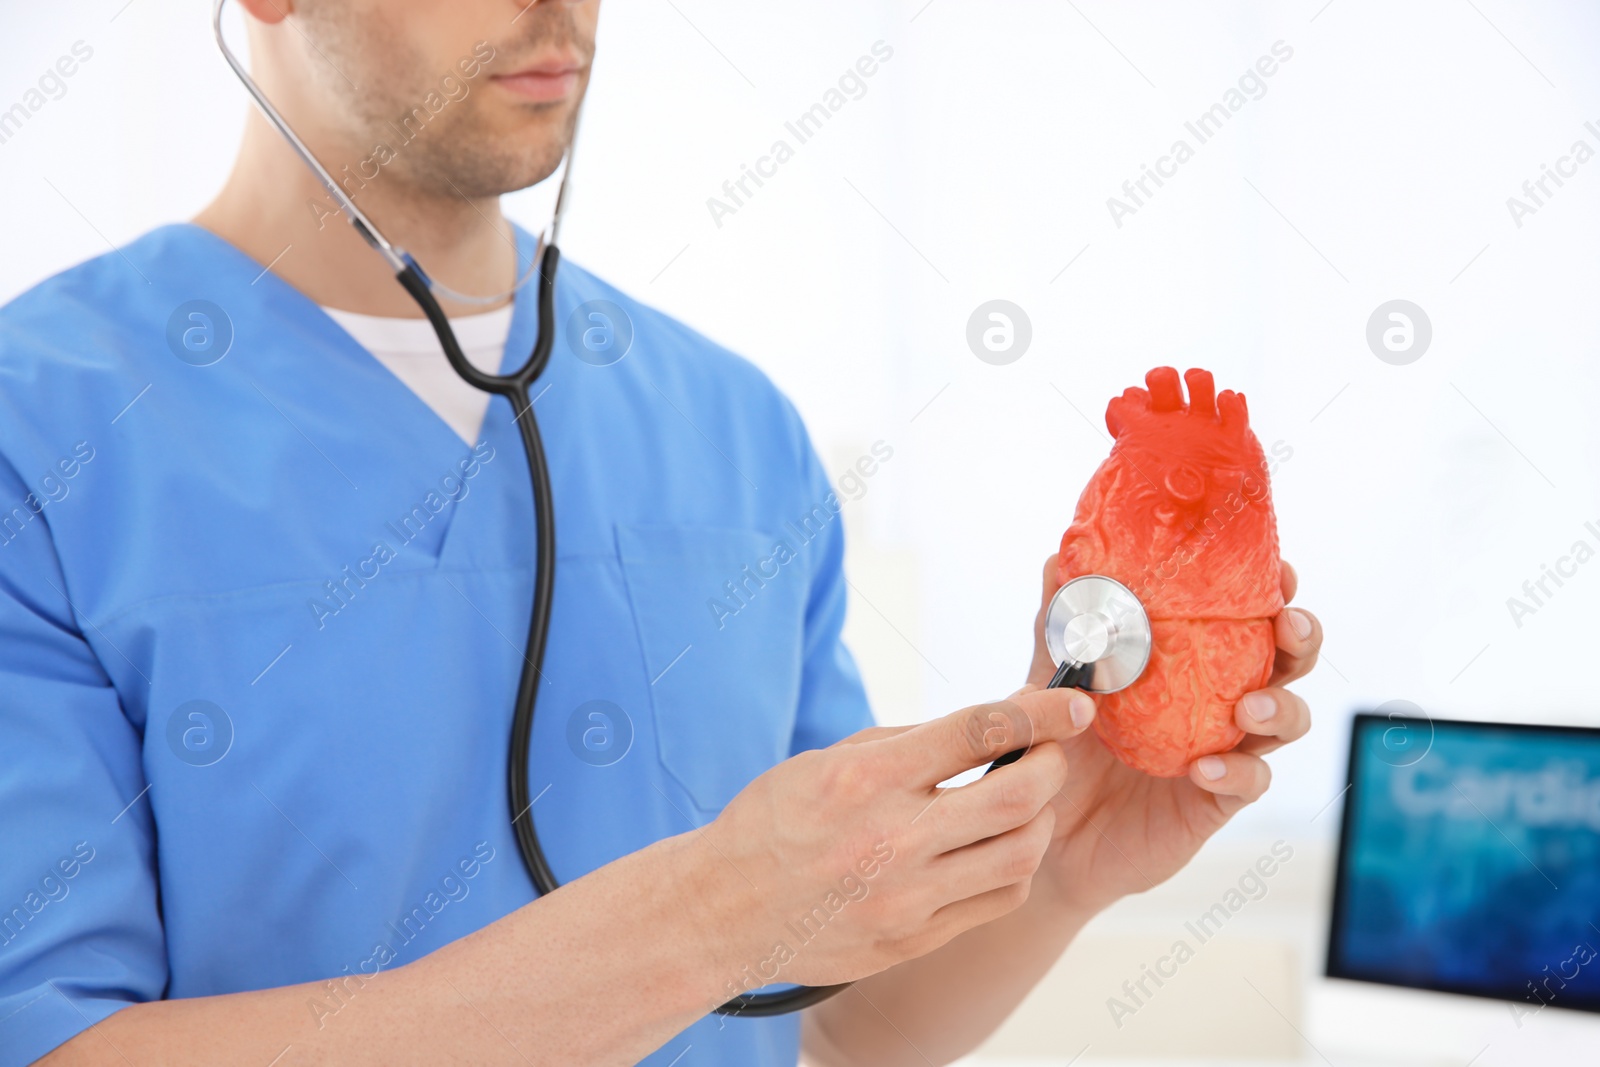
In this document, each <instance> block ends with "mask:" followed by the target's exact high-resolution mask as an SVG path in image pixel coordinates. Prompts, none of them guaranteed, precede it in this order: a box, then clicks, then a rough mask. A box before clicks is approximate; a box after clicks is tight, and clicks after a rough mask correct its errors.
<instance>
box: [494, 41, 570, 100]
mask: <svg viewBox="0 0 1600 1067" xmlns="http://www.w3.org/2000/svg"><path fill="white" fill-rule="evenodd" d="M584 66H585V64H584V63H583V61H582V60H581V59H580V58H579V57H578V56H576V55H573V54H572V53H570V52H569V53H565V54H562V55H557V56H552V57H550V58H549V59H544V60H540V61H539V62H537V63H530V64H528V65H527V66H526V67H523V68H521V69H520V70H515V71H512V72H511V73H510V74H495V75H491V80H492V81H494V82H495V83H496V84H498V85H502V86H504V87H505V88H507V89H509V90H511V91H512V92H513V93H516V94H517V95H518V96H521V97H525V98H526V99H529V100H536V101H540V102H549V101H554V100H560V99H562V98H563V97H566V96H568V95H569V94H571V93H572V91H573V90H574V89H575V88H577V85H578V76H579V75H580V74H582V73H583V70H584Z"/></svg>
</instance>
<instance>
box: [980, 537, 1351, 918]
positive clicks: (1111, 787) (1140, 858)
mask: <svg viewBox="0 0 1600 1067" xmlns="http://www.w3.org/2000/svg"><path fill="white" fill-rule="evenodd" d="M1280 581H1281V582H1282V587H1283V599H1284V601H1285V602H1287V601H1289V600H1291V599H1293V597H1294V594H1295V588H1296V585H1297V580H1296V577H1295V572H1294V568H1293V567H1291V566H1289V564H1287V563H1282V562H1280ZM1058 587H1059V583H1058V582H1057V581H1056V557H1055V556H1051V557H1050V558H1049V559H1048V560H1046V561H1045V567H1044V601H1043V604H1042V605H1041V607H1040V609H1039V616H1038V618H1037V619H1036V620H1035V623H1034V655H1033V664H1032V666H1031V668H1030V669H1029V672H1028V685H1027V686H1025V687H1024V688H1023V690H1022V691H1021V692H1022V693H1028V692H1030V691H1032V690H1034V689H1036V688H1037V687H1040V686H1043V685H1046V684H1048V683H1049V681H1050V677H1051V675H1052V674H1054V673H1055V664H1054V662H1053V661H1052V660H1051V658H1050V653H1049V652H1048V651H1047V649H1046V648H1045V643H1044V615H1045V607H1047V606H1048V605H1049V602H1050V598H1051V596H1053V595H1054V594H1055V591H1056V589H1057V588H1058ZM1273 633H1274V636H1275V637H1276V639H1277V656H1276V659H1275V661H1274V663H1273V669H1272V676H1271V677H1270V678H1269V679H1268V686H1267V688H1265V689H1262V690H1259V691H1257V692H1254V693H1248V694H1246V695H1245V697H1244V698H1243V699H1242V700H1240V701H1239V703H1238V704H1237V705H1236V706H1235V707H1234V712H1233V718H1234V722H1235V723H1236V724H1237V725H1238V727H1239V729H1241V730H1243V731H1244V733H1245V738H1244V740H1243V741H1241V742H1240V743H1239V745H1238V747H1237V748H1235V749H1233V751H1231V752H1224V753H1221V754H1220V755H1215V756H1202V757H1201V758H1200V759H1197V760H1195V761H1194V763H1192V764H1191V765H1190V767H1189V775H1188V777H1187V778H1153V777H1151V776H1150V775H1147V774H1145V773H1143V772H1142V771H1136V770H1134V769H1132V768H1131V767H1128V766H1127V765H1126V764H1124V763H1123V762H1122V761H1121V760H1119V759H1117V757H1116V756H1115V755H1114V754H1113V753H1112V752H1111V750H1110V749H1108V748H1107V747H1106V746H1105V744H1104V743H1102V742H1101V740H1100V736H1099V734H1097V733H1096V732H1095V731H1093V730H1088V731H1085V732H1084V733H1082V734H1080V735H1078V736H1077V737H1074V738H1072V739H1071V740H1070V741H1067V742H1065V743H1064V744H1063V746H1062V747H1063V748H1064V749H1065V751H1066V754H1067V761H1068V764H1069V768H1068V772H1067V781H1066V784H1065V786H1064V787H1063V788H1062V790H1061V791H1060V792H1059V793H1058V794H1057V795H1056V796H1055V797H1054V798H1053V801H1052V804H1053V806H1054V808H1055V815H1056V818H1055V829H1054V835H1053V840H1052V842H1051V845H1050V851H1049V854H1048V855H1047V856H1046V857H1045V859H1044V861H1043V862H1042V864H1041V866H1040V875H1041V877H1042V878H1044V879H1047V882H1046V884H1045V887H1044V888H1047V889H1048V890H1050V891H1051V892H1052V893H1054V894H1055V895H1057V896H1058V897H1059V898H1060V899H1061V900H1062V901H1063V902H1064V903H1066V904H1067V905H1069V906H1070V907H1072V908H1073V909H1074V910H1078V911H1081V912H1084V913H1091V914H1092V913H1093V912H1096V911H1099V910H1100V909H1102V908H1104V907H1105V906H1106V905H1108V904H1110V903H1111V902H1112V901H1115V900H1117V899H1119V898H1121V897H1123V896H1126V895H1128V894H1130V893H1138V892H1142V891H1144V890H1146V889H1150V888H1152V887H1153V886H1155V885H1156V884H1158V883H1160V882H1162V881H1165V880H1166V879H1167V878H1169V877H1171V876H1172V875H1173V874H1175V873H1176V872H1177V871H1178V870H1179V869H1180V868H1181V867H1183V865H1184V864H1186V863H1188V862H1189V860H1190V858H1191V857H1193V856H1194V854H1195V853H1196V852H1198V851H1199V849H1200V846H1201V845H1203V844H1204V843H1205V842H1206V840H1207V839H1208V838H1209V837H1210V836H1211V835H1212V834H1214V833H1215V832H1216V831H1217V830H1218V829H1220V828H1221V827H1222V825H1223V824H1224V823H1226V822H1227V821H1228V820H1229V819H1230V818H1232V817H1233V815H1234V813H1235V812H1237V811H1239V810H1240V809H1241V808H1243V807H1245V805H1247V804H1251V803H1253V802H1255V801H1256V800H1258V799H1259V798H1260V797H1261V795H1262V794H1263V793H1265V792H1266V790H1267V785H1268V783H1270V782H1271V780H1272V771H1271V769H1270V768H1268V766H1267V764H1266V761H1265V760H1263V759H1262V758H1261V757H1262V756H1264V755H1266V754H1267V753H1269V752H1272V751H1273V750H1275V749H1278V748H1281V747H1282V746H1283V745H1285V744H1288V743H1289V742H1291V741H1295V740H1298V739H1299V738H1301V737H1303V736H1304V735H1305V733H1306V731H1307V730H1309V729H1310V728H1311V712H1310V709H1309V708H1308V707H1307V706H1306V702H1305V701H1304V700H1302V699H1300V697H1298V696H1296V695H1295V694H1293V693H1291V692H1289V691H1288V690H1287V689H1284V688H1283V686H1285V685H1286V684H1288V683H1289V682H1292V681H1294V680H1295V679H1297V678H1300V677H1302V676H1304V675H1305V674H1306V673H1308V672H1309V671H1310V670H1311V668H1312V667H1313V666H1315V665H1316V662H1317V655H1318V652H1319V651H1320V650H1321V648H1322V626H1321V624H1320V623H1318V622H1317V619H1316V617H1315V616H1313V615H1312V614H1311V613H1310V612H1308V611H1305V610H1303V609H1300V608H1286V609H1285V610H1284V611H1282V612H1280V613H1279V614H1278V616H1277V618H1276V619H1274V620H1273ZM1013 699H1021V697H1020V696H1019V697H1017V698H1013ZM996 776H998V774H997V775H996ZM1039 888H1040V887H1039V886H1036V887H1035V889H1036V891H1037V890H1038V889H1039Z"/></svg>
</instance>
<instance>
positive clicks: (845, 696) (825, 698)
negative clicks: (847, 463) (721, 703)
mask: <svg viewBox="0 0 1600 1067" xmlns="http://www.w3.org/2000/svg"><path fill="white" fill-rule="evenodd" d="M795 418H796V421H797V423H798V418H799V417H798V416H796V417H795ZM800 437H801V442H800V444H801V449H802V454H803V462H804V464H805V483H806V492H807V494H808V496H807V500H806V501H805V508H806V509H809V508H811V507H812V506H814V505H816V504H819V503H822V502H824V501H828V500H831V501H832V502H833V505H834V506H835V507H837V505H838V503H839V501H838V497H837V496H836V495H834V490H833V488H832V487H831V486H830V485H829V483H828V476H827V474H826V473H825V472H824V471H823V469H822V463H821V462H820V461H819V460H818V459H817V454H816V450H815V449H814V448H813V447H812V445H811V441H810V439H809V438H808V437H807V436H806V434H805V431H804V429H803V428H802V429H801V430H800ZM810 547H811V548H812V549H813V550H814V551H813V552H812V568H813V569H812V573H811V590H810V594H809V597H808V600H807V603H806V618H805V645H804V662H803V663H802V666H801V677H800V708H799V712H798V714H797V715H796V717H795V726H794V738H793V742H792V744H791V746H790V750H789V754H790V755H794V754H795V753H797V752H804V751H805V750H807V749H812V748H826V747H827V746H829V745H831V744H834V743H835V742H837V741H841V740H843V739H844V738H846V737H849V736H850V735H851V734H853V733H856V732H857V731H858V730H865V729H866V728H867V727H869V726H872V725H874V723H873V719H872V709H871V708H870V707H869V706H868V704H867V693H866V690H865V689H864V688H863V687H862V684H861V672H860V670H859V669H858V668H857V667H856V661H855V657H853V656H852V655H851V654H850V650H849V649H848V648H846V647H845V644H844V638H843V636H842V631H843V629H844V615H845V603H846V601H847V600H848V594H849V586H848V585H847V584H846V582H845V578H844V520H843V516H841V515H838V514H835V515H834V517H833V521H831V522H829V523H827V524H826V526H824V527H823V529H822V532H821V534H820V535H819V536H818V537H817V539H816V540H815V541H813V542H812V544H811V546H810Z"/></svg>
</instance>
